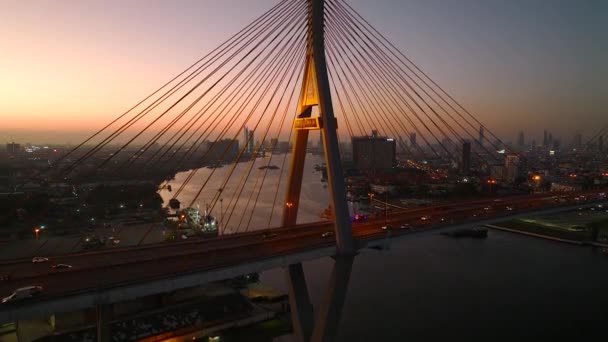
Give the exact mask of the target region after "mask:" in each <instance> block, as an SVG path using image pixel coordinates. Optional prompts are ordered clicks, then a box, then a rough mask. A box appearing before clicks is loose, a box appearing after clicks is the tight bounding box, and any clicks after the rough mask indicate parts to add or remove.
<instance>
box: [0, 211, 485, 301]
mask: <svg viewBox="0 0 608 342" xmlns="http://www.w3.org/2000/svg"><path fill="white" fill-rule="evenodd" d="M464 214H466V213H464ZM472 223H473V222H472ZM379 225H380V223H378V222H374V223H373V224H368V225H363V226H360V227H358V229H357V230H358V231H357V232H356V235H358V236H361V237H362V238H369V237H376V236H379V235H382V234H386V232H381V231H380V230H378V228H377V227H378V226H379ZM428 225H429V226H431V227H432V224H431V223H430V222H429V223H428ZM404 233H405V232H404ZM334 244H335V240H334V238H333V237H330V238H322V237H321V235H320V234H306V235H305V236H304V237H298V238H289V239H284V240H281V239H277V240H275V241H262V242H261V243H259V244H254V245H252V246H249V247H248V248H242V249H238V250H234V249H233V248H226V249H218V250H214V251H200V250H199V251H197V253H190V254H188V255H187V257H186V258H184V256H183V255H173V256H171V257H160V258H157V259H152V260H146V261H141V262H134V263H131V264H128V265H111V266H107V267H102V268H99V269H95V272H94V275H93V276H91V275H90V274H89V276H88V277H83V276H82V274H81V273H80V272H78V273H75V272H64V273H53V274H49V275H48V276H47V277H45V278H44V279H42V280H41V281H40V282H39V283H37V284H40V285H43V286H50V287H51V288H53V290H51V291H47V292H46V293H45V295H44V296H53V295H57V293H59V294H64V295H65V294H68V293H70V292H71V291H75V290H81V291H86V290H87V289H90V288H91V287H92V286H93V287H105V286H118V285H120V284H121V283H123V282H128V281H129V280H130V281H131V282H142V281H148V280H150V279H151V278H150V277H170V276H171V274H176V273H180V272H188V271H192V270H195V269H198V270H200V269H201V267H202V268H205V267H207V268H218V267H222V266H228V265H231V263H232V264H238V263H241V262H243V261H251V260H259V259H263V258H266V257H269V256H276V255H279V254H281V253H285V254H289V253H295V252H297V251H300V250H307V249H311V248H318V247H319V246H333V245H334ZM167 270H169V271H167ZM88 273H90V271H89V272H88ZM79 279H85V280H86V281H77V280H79ZM133 279H137V280H135V281H134V280H133ZM66 284H67V285H66ZM7 285H8V284H5V285H3V286H2V287H0V291H3V292H4V293H7V294H8V293H10V291H12V290H13V289H14V288H15V287H18V286H25V285H32V283H31V282H28V283H26V282H25V280H22V281H21V282H19V281H16V282H13V284H11V286H7ZM44 296H43V297H42V298H45V297H44Z"/></svg>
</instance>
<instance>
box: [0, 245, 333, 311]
mask: <svg viewBox="0 0 608 342" xmlns="http://www.w3.org/2000/svg"><path fill="white" fill-rule="evenodd" d="M332 245H335V241H334V240H333V239H330V238H322V237H321V236H320V235H318V234H317V235H310V236H306V237H300V238H298V239H289V240H276V241H262V242H261V243H258V244H254V245H250V246H248V248H245V249H240V250H236V251H235V250H232V249H220V250H215V251H201V252H199V253H196V254H191V255H189V256H188V257H187V258H184V257H183V256H172V257H165V258H158V259H153V260H148V261H142V262H139V263H133V264H128V265H114V266H108V267H104V268H101V269H98V270H96V272H95V274H89V275H88V276H83V274H81V273H80V272H60V273H52V274H49V275H48V276H46V277H44V278H43V279H39V281H35V280H33V279H32V280H25V279H18V280H16V281H14V282H12V284H10V285H9V284H0V294H2V295H9V294H10V293H12V291H13V290H14V289H15V288H18V287H21V286H29V285H41V286H43V287H44V288H45V291H44V293H43V295H41V296H40V297H37V298H36V299H34V300H33V301H38V300H44V299H48V298H53V297H55V296H60V295H67V294H69V293H72V292H74V291H78V292H86V291H90V290H91V289H96V288H100V287H101V288H103V287H109V286H118V285H121V284H122V285H124V284H125V283H133V282H145V281H150V280H153V279H159V278H168V277H171V276H172V275H179V274H186V273H191V272H195V271H202V270H207V269H213V268H222V267H226V266H230V265H237V264H241V263H244V262H251V261H254V260H262V259H265V258H269V257H274V256H278V255H285V254H292V253H296V252H299V251H305V250H310V249H315V248H322V247H328V246H332ZM134 279H135V280H134ZM15 304H18V303H13V304H11V306H12V305H15ZM23 304H24V305H25V303H23Z"/></svg>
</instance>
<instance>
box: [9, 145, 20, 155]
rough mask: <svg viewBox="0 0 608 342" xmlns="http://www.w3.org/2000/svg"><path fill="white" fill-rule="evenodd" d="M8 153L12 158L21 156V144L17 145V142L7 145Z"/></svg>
mask: <svg viewBox="0 0 608 342" xmlns="http://www.w3.org/2000/svg"><path fill="white" fill-rule="evenodd" d="M6 152H7V153H8V154H9V155H11V156H15V155H18V154H20V153H21V144H17V143H15V142H12V143H7V144H6Z"/></svg>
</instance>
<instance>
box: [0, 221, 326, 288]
mask: <svg viewBox="0 0 608 342" xmlns="http://www.w3.org/2000/svg"><path fill="white" fill-rule="evenodd" d="M327 229H332V226H331V225H327V227H323V226H321V227H318V226H317V227H312V228H311V229H305V228H304V229H302V228H300V229H297V230H291V231H288V232H281V233H273V234H276V236H274V237H273V238H271V239H273V240H284V239H292V238H300V237H303V236H307V235H315V234H319V235H320V234H322V233H323V232H324V231H326V230H327ZM271 239H268V238H264V236H263V234H261V235H250V236H245V237H243V238H240V239H230V240H225V239H217V240H216V241H215V242H214V243H212V244H206V245H205V246H204V247H205V249H206V250H210V251H213V250H216V249H220V248H240V247H247V246H249V245H251V244H256V243H259V242H260V241H263V240H271ZM175 247H177V246H172V248H163V249H162V250H157V249H146V250H131V251H128V252H122V253H99V254H87V255H83V256H78V257H73V256H65V257H56V258H49V261H47V262H42V263H31V261H30V262H24V263H21V264H15V265H11V266H10V267H9V268H8V269H3V270H2V273H3V274H7V275H9V276H10V277H11V278H24V277H40V276H45V275H49V274H52V273H57V272H79V271H82V270H89V269H94V268H99V267H106V266H108V265H118V264H127V263H134V262H140V261H146V260H150V259H157V258H162V257H172V256H187V255H191V254H193V253H197V252H200V251H201V248H200V247H201V246H200V245H197V244H188V245H182V246H179V248H175ZM117 252H118V251H117ZM60 263H61V264H68V265H71V266H72V268H70V269H62V270H53V269H52V268H51V266H52V265H53V264H60Z"/></svg>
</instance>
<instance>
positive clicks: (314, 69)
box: [283, 0, 356, 342]
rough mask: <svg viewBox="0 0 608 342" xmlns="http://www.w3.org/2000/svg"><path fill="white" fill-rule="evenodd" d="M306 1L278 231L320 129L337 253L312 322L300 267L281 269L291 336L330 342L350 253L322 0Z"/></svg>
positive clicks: (293, 209) (289, 218)
mask: <svg viewBox="0 0 608 342" xmlns="http://www.w3.org/2000/svg"><path fill="white" fill-rule="evenodd" d="M306 1H307V2H308V35H307V39H308V43H307V53H306V63H305V67H304V75H303V78H302V88H301V92H300V100H299V104H298V116H297V118H296V119H295V122H294V125H293V129H294V130H295V138H294V144H293V148H292V154H291V164H290V170H289V181H288V185H287V195H286V201H285V202H286V203H285V207H284V211H283V226H293V225H295V224H296V221H297V215H298V207H299V202H300V192H301V188H302V177H303V173H304V162H305V158H306V147H307V144H308V133H309V131H310V130H315V129H317V130H320V131H321V137H322V141H323V149H324V152H325V162H326V165H327V178H328V183H329V187H328V189H329V196H330V203H331V206H332V210H333V217H334V233H335V239H336V250H337V253H336V255H335V256H334V265H333V269H332V274H331V276H330V279H329V284H328V288H327V293H326V295H325V298H324V299H323V301H322V303H321V306H320V308H319V310H318V314H317V317H316V320H315V319H314V315H313V306H312V304H311V303H310V298H309V295H308V289H307V285H306V279H305V275H304V270H303V267H302V264H301V263H298V264H293V265H290V266H289V267H288V269H287V280H288V284H289V298H290V306H291V314H292V322H293V327H294V333H295V335H296V337H297V338H298V339H299V340H300V341H301V342H308V341H315V342H317V341H332V340H334V339H335V337H336V334H337V327H338V323H339V320H340V316H341V311H342V306H343V304H344V300H345V299H346V290H347V287H348V280H349V278H350V273H351V269H352V264H353V260H354V256H355V252H356V250H355V245H354V240H353V236H352V230H351V225H350V218H349V211H348V206H347V203H346V191H345V184H344V174H343V171H342V164H341V161H340V151H339V148H338V134H337V120H336V118H335V116H334V112H333V107H332V100H331V92H330V87H329V78H328V75H327V64H326V60H325V39H324V14H325V1H324V0H306ZM314 106H317V108H318V116H316V117H313V116H312V108H313V107H314Z"/></svg>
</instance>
